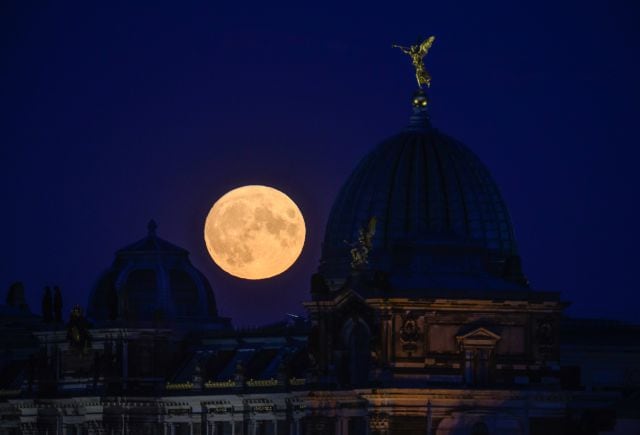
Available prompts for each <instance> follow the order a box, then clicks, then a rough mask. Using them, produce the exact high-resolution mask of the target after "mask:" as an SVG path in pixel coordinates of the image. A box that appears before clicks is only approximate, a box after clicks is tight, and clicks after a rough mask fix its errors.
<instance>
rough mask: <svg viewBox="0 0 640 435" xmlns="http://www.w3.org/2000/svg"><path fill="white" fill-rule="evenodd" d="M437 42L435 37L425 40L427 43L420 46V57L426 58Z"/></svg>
mask: <svg viewBox="0 0 640 435" xmlns="http://www.w3.org/2000/svg"><path fill="white" fill-rule="evenodd" d="M435 40H436V37H435V36H430V37H428V38H427V39H425V41H424V42H423V43H422V44H420V55H422V56H424V55H425V54H427V52H428V51H429V49H430V48H431V46H432V45H433V41H435Z"/></svg>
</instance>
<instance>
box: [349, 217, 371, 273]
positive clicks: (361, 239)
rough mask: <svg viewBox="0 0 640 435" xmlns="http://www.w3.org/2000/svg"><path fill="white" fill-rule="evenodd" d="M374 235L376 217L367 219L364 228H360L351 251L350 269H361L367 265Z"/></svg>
mask: <svg viewBox="0 0 640 435" xmlns="http://www.w3.org/2000/svg"><path fill="white" fill-rule="evenodd" d="M375 233H376V217H375V216H373V217H372V218H371V219H369V223H368V224H367V226H366V227H362V228H360V230H359V231H358V241H357V242H355V243H354V244H353V245H354V247H353V248H352V249H351V268H352V269H354V270H355V269H362V268H363V267H364V266H366V265H367V264H369V252H371V248H372V247H373V236H374V235H375Z"/></svg>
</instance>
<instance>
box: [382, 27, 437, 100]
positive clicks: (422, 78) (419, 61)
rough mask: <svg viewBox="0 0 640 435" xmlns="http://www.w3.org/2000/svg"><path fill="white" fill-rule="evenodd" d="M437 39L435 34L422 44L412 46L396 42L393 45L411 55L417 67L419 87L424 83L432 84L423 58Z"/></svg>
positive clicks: (428, 85)
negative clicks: (396, 43)
mask: <svg viewBox="0 0 640 435" xmlns="http://www.w3.org/2000/svg"><path fill="white" fill-rule="evenodd" d="M435 40H436V37H435V36H430V37H428V38H427V39H426V40H424V41H423V42H422V43H421V44H416V45H412V46H410V47H403V46H401V45H395V44H394V45H393V46H392V47H394V48H399V49H400V50H402V52H403V53H405V54H408V55H409V56H411V63H413V66H414V68H415V69H416V80H417V81H418V87H419V88H422V85H427V87H430V86H431V75H430V74H429V72H428V71H427V69H426V68H425V67H424V62H423V59H424V57H425V56H426V55H427V53H428V52H429V49H430V48H431V45H432V44H433V41H435Z"/></svg>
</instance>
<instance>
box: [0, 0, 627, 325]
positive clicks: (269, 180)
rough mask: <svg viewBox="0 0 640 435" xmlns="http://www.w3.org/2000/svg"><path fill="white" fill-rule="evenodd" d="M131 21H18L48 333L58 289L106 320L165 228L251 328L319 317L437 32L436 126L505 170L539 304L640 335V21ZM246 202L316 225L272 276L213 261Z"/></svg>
mask: <svg viewBox="0 0 640 435" xmlns="http://www.w3.org/2000/svg"><path fill="white" fill-rule="evenodd" d="M43 3H44V2H43ZM133 3H134V2H123V3H122V4H121V5H120V6H117V5H113V4H112V2H91V1H88V2H77V3H71V2H49V4H48V5H41V4H38V5H36V2H33V3H31V2H23V1H14V2H3V3H2V6H0V35H1V36H0V49H1V52H0V62H2V64H1V67H0V101H1V102H2V103H1V105H0V107H1V108H2V114H1V115H2V117H1V121H0V144H1V146H0V161H1V162H2V167H1V171H0V177H1V183H0V189H1V190H0V198H2V202H1V204H2V206H1V208H0V219H1V225H0V242H1V246H0V290H1V291H2V295H3V296H2V297H3V298H4V294H6V290H7V288H8V287H9V285H10V284H11V283H12V282H14V281H17V280H21V281H23V282H24V284H25V286H26V293H27V297H28V302H29V303H30V306H31V309H32V310H33V311H35V312H39V311H40V298H41V296H42V291H43V290H42V289H43V287H44V286H45V285H53V284H57V285H60V287H61V288H62V291H63V297H64V301H65V312H68V310H69V309H70V308H71V306H72V305H73V304H75V303H79V304H81V305H83V306H86V304H87V299H88V296H89V293H90V291H91V289H92V287H93V285H94V284H95V282H96V280H97V278H98V277H99V275H100V274H101V273H102V272H103V271H104V270H105V269H106V268H108V267H109V266H110V264H111V262H112V261H113V258H114V257H113V255H114V252H115V251H116V250H117V249H118V248H121V247H123V246H124V245H127V244H129V243H131V242H134V241H136V240H138V239H140V238H142V237H143V236H144V235H145V234H146V225H147V221H148V220H149V219H150V218H154V219H155V220H156V221H157V223H158V235H159V236H160V237H162V238H164V239H166V240H169V241H171V242H173V243H175V244H177V245H179V246H183V247H185V248H186V249H188V250H189V251H190V252H191V259H192V262H193V263H194V264H195V265H196V267H198V268H199V269H200V270H202V271H203V272H204V273H205V275H206V276H207V277H208V278H209V279H210V281H211V284H212V286H213V288H214V291H215V294H216V297H217V301H218V307H219V311H220V312H221V314H222V315H225V316H230V317H232V318H233V320H234V323H235V324H238V325H255V324H261V323H265V322H270V321H276V320H279V319H281V318H283V317H284V315H285V313H286V312H294V313H303V312H304V310H303V308H302V305H301V302H302V301H304V300H307V299H309V298H310V296H309V276H310V275H311V273H313V272H314V271H315V269H316V267H317V262H318V258H319V255H320V243H321V239H322V237H323V233H324V227H325V224H326V220H327V217H328V214H329V211H330V208H331V204H332V202H333V199H334V198H335V196H336V194H337V192H338V190H339V188H340V186H341V185H342V183H343V182H344V181H345V180H346V178H347V176H348V175H349V173H350V172H351V170H352V169H353V168H354V167H355V165H356V163H357V162H358V160H359V159H360V158H362V157H363V156H364V155H365V154H366V153H367V152H368V151H369V150H371V149H372V148H373V147H374V146H375V145H376V144H377V143H378V142H380V141H381V140H383V139H384V138H386V137H388V136H390V135H392V134H394V133H396V132H398V131H399V130H400V129H401V128H402V127H404V126H405V125H406V124H407V122H408V117H409V114H410V97H411V94H412V92H413V91H414V88H415V79H414V76H413V70H412V67H411V65H410V61H409V59H408V57H406V56H405V55H403V54H402V53H400V52H399V51H398V50H395V49H392V48H391V44H392V43H400V44H405V45H407V44H411V43H414V42H415V41H416V39H417V38H418V37H424V36H427V35H430V34H434V35H436V37H437V39H436V42H435V44H434V46H433V47H432V49H431V51H430V53H429V55H428V57H427V60H426V63H427V68H428V69H429V71H430V72H431V74H432V76H433V83H432V88H431V92H430V95H431V115H432V119H433V123H434V124H435V126H436V127H438V128H439V129H441V130H442V131H444V132H445V133H447V134H449V135H452V136H454V137H456V138H457V139H459V140H461V141H462V142H464V143H465V144H466V145H467V146H469V147H470V148H471V149H472V150H473V151H474V152H475V153H476V154H478V155H479V157H480V158H481V159H482V161H483V162H484V163H485V164H486V165H487V166H488V167H489V169H490V170H491V172H492V174H493V176H494V178H495V179H496V181H497V182H498V185H499V186H500V188H501V190H502V194H503V196H504V197H505V200H506V202H507V204H508V206H509V209H510V212H511V216H512V220H513V222H514V225H515V229H516V236H517V239H518V242H519V249H520V254H521V256H522V259H523V266H524V270H525V273H526V274H527V276H528V277H529V279H530V281H531V283H532V285H533V287H534V288H535V289H540V290H553V291H561V292H562V297H563V299H565V300H568V301H572V305H571V308H570V309H569V311H568V312H569V314H570V315H574V316H591V317H611V318H618V319H625V320H634V321H637V318H638V317H637V316H638V314H637V312H638V303H639V302H640V301H639V299H640V297H639V296H638V290H639V288H638V287H639V286H638V272H637V270H638V267H639V263H638V260H639V258H638V257H639V255H638V246H639V244H640V225H639V224H638V205H637V201H638V197H639V195H638V186H639V184H640V183H638V171H639V170H640V165H639V159H640V141H639V140H638V137H639V136H638V132H637V126H638V124H639V121H638V120H639V115H640V113H639V112H640V111H639V110H638V107H639V102H640V80H639V79H638V77H640V30H639V29H640V26H638V23H640V7H639V6H638V2H636V1H632V0H629V1H624V2H622V1H601V2H585V1H566V2H565V1H562V2H539V1H536V2H529V4H528V5H526V6H525V5H522V4H516V3H520V2H512V1H509V2H504V3H502V4H499V3H494V2H477V1H469V2H464V3H463V2H449V1H447V2H427V1H419V2H414V3H411V4H409V3H407V4H404V5H401V4H397V3H396V2H393V3H392V2H386V5H376V3H375V2H367V3H362V4H359V5H354V4H350V3H349V2H341V3H339V4H338V5H335V6H330V5H328V4H327V3H326V2H318V3H316V4H315V6H304V2H300V3H298V4H297V5H295V6H278V5H274V4H272V2H255V3H254V4H250V3H247V2H239V3H242V6H235V5H232V3H234V2H226V3H228V4H227V5H226V6H225V5H222V4H221V3H222V2H171V3H166V4H160V2H148V3H147V4H146V5H141V4H139V3H141V2H135V3H138V4H136V5H134V4H133ZM430 3H433V4H430ZM245 184H266V185H269V186H273V187H275V188H278V189H280V190H282V191H284V192H285V193H287V194H288V195H289V196H290V197H291V198H293V199H294V201H296V202H297V203H298V205H299V207H300V209H301V210H302V212H303V214H304V216H305V219H306V222H307V241H306V243H305V249H304V251H303V253H302V256H301V258H300V259H299V261H298V262H297V263H296V264H295V265H294V266H293V267H292V269H290V270H289V271H288V272H286V273H285V274H283V275H281V276H279V277H276V278H274V279H270V280H265V281H242V280H239V279H236V278H233V277H231V276H229V275H226V274H225V273H224V272H222V271H221V270H220V269H219V268H218V267H217V266H216V265H215V264H214V263H213V262H212V261H211V260H210V258H209V256H208V254H207V252H206V248H205V245H204V241H203V238H202V231H203V225H204V219H205V217H206V215H207V213H208V211H209V208H210V207H211V205H212V204H213V202H214V201H215V200H216V199H217V198H218V197H220V196H221V195H222V194H224V193H225V192H226V191H228V190H230V189H231V188H234V187H237V186H240V185H245ZM65 317H66V314H65Z"/></svg>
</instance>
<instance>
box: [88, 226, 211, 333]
mask: <svg viewBox="0 0 640 435" xmlns="http://www.w3.org/2000/svg"><path fill="white" fill-rule="evenodd" d="M87 314H88V316H89V318H91V319H93V320H94V321H98V322H104V321H116V320H117V321H124V322H129V323H130V322H133V323H150V322H153V323H165V322H169V323H175V322H213V321H215V320H217V316H218V313H217V308H216V302H215V298H214V295H213V291H212V290H211V286H210V285H209V282H208V281H207V279H206V278H205V276H204V275H203V274H202V273H201V272H200V271H199V270H198V269H196V268H195V267H193V265H192V264H191V262H190V261H189V253H188V252H187V251H186V250H185V249H182V248H180V247H178V246H175V245H173V244H171V243H169V242H167V241H166V240H163V239H161V238H159V237H158V236H157V235H156V224H155V222H154V221H153V220H152V221H150V222H149V225H148V234H147V236H146V237H145V238H143V239H141V240H139V241H138V242H136V243H133V244H132V245H129V246H126V247H124V248H122V249H120V250H119V251H117V252H116V258H115V260H114V262H113V265H112V266H111V267H110V268H109V269H108V270H107V271H106V272H105V273H104V274H103V275H102V276H101V277H100V279H99V280H98V283H97V285H96V287H95V288H94V290H93V292H92V294H91V297H90V299H89V309H88V313H87Z"/></svg>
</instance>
